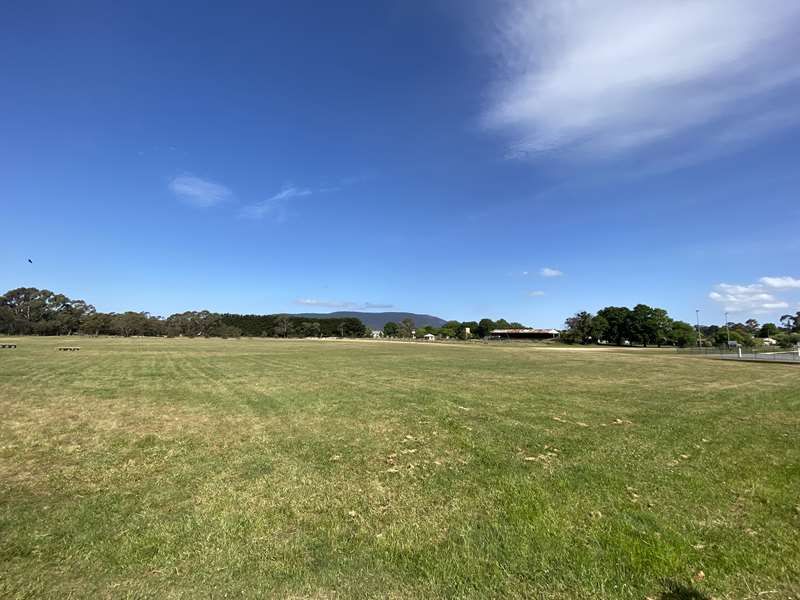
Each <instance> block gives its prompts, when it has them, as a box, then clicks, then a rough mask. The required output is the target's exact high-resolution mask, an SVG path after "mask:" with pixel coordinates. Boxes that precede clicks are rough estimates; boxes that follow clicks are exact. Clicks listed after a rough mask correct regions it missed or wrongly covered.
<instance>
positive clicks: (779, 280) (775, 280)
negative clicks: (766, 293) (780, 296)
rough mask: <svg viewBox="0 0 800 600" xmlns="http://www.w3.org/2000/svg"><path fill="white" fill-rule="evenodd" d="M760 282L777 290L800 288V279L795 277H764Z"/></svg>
mask: <svg viewBox="0 0 800 600" xmlns="http://www.w3.org/2000/svg"><path fill="white" fill-rule="evenodd" d="M759 281H760V282H761V283H762V284H763V285H765V286H767V287H770V288H774V289H776V290H787V289H792V288H800V279H795V278H794V277H788V276H785V277H762V278H761V279H759Z"/></svg>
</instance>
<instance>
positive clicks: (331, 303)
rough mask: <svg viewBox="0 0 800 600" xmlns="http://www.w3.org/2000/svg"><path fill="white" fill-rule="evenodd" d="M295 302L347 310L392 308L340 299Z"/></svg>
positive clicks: (300, 299) (299, 299)
mask: <svg viewBox="0 0 800 600" xmlns="http://www.w3.org/2000/svg"><path fill="white" fill-rule="evenodd" d="M294 303H295V304H300V305H303V306H314V307H317V308H338V309H347V310H377V309H385V308H394V305H392V304H378V303H374V302H350V301H340V300H321V299H318V298H298V299H297V300H295V301H294Z"/></svg>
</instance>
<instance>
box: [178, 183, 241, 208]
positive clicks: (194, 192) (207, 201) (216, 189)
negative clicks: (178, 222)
mask: <svg viewBox="0 0 800 600" xmlns="http://www.w3.org/2000/svg"><path fill="white" fill-rule="evenodd" d="M168 187H169V190H170V191H171V192H172V193H173V194H175V195H176V196H177V197H178V198H180V199H181V200H183V201H184V202H186V203H188V204H191V205H192V206H196V207H199V208H206V207H209V206H214V205H216V204H220V203H222V202H225V201H226V200H228V199H229V198H231V197H232V196H233V192H231V190H230V189H228V188H227V187H225V186H224V185H222V184H220V183H214V182H213V181H209V180H207V179H201V178H200V177H195V176H194V175H178V176H176V177H173V178H172V179H170V181H169V184H168Z"/></svg>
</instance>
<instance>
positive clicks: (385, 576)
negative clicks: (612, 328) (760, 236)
mask: <svg viewBox="0 0 800 600" xmlns="http://www.w3.org/2000/svg"><path fill="white" fill-rule="evenodd" d="M73 341H74V340H73ZM18 343H19V348H18V349H17V350H0V416H2V423H0V597H3V598H68V597H74V598H85V597H103V598H106V597H107V598H120V597H131V598H133V597H135V598H144V597H152V598H197V597H252V598H258V597H296V598H334V597H337V598H387V597H391V598H412V597H425V598H431V597H454V598H487V597H494V598H511V597H526V598H531V597H535V598H590V597H591V598H637V599H643V598H645V597H650V598H665V599H666V598H674V599H678V598H695V599H701V598H706V597H715V598H764V599H767V600H774V599H777V598H797V597H800V585H798V582H800V535H799V534H798V532H799V531H800V495H799V494H800V367H798V366H795V365H774V364H751V363H745V364H740V363H731V364H728V363H724V362H722V361H711V360H709V361H706V360H703V359H692V358H685V357H680V356H676V355H674V354H673V353H669V352H659V351H637V350H619V351H614V350H600V349H597V350H582V349H574V350H573V349H549V348H536V347H518V346H509V347H502V346H501V347H497V346H460V345H452V346H445V345H437V344H432V345H424V344H400V343H380V342H377V343H372V342H309V341H291V340H289V341H276V340H252V341H246V340H180V339H178V340H166V339H152V340H151V339H147V340H145V339H128V340H122V339H80V340H78V344H79V345H80V346H81V348H82V349H81V351H80V352H76V353H66V352H57V351H56V350H55V347H56V346H58V345H62V344H64V343H65V342H64V340H63V339H62V340H58V339H53V338H49V339H48V338H28V339H20V340H18ZM71 343H72V342H71ZM699 571H703V572H704V574H705V577H704V579H703V580H702V581H699V582H693V581H692V577H693V576H695V575H696V574H697V573H698V572H699Z"/></svg>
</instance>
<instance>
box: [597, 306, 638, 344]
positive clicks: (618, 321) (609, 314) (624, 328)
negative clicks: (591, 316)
mask: <svg viewBox="0 0 800 600" xmlns="http://www.w3.org/2000/svg"><path fill="white" fill-rule="evenodd" d="M630 314H631V311H630V309H629V308H627V307H626V306H607V307H605V308H604V309H602V310H599V311H597V316H599V317H603V318H604V319H605V320H606V323H607V324H608V326H607V327H606V330H605V332H604V333H603V339H606V340H608V341H609V342H611V343H613V344H616V345H617V346H621V345H622V344H623V343H624V342H625V340H627V339H630V336H631V334H630Z"/></svg>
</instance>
